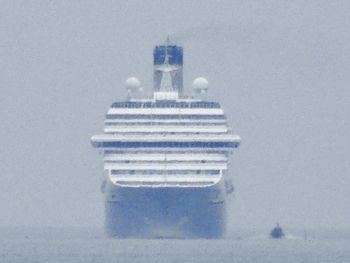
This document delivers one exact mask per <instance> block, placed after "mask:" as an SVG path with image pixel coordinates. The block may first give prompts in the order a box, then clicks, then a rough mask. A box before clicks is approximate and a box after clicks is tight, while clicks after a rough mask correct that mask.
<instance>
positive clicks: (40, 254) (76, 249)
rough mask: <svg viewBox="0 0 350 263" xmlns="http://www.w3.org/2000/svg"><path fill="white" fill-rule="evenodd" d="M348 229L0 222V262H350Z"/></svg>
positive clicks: (349, 234) (349, 232) (349, 233)
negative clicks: (186, 236)
mask: <svg viewBox="0 0 350 263" xmlns="http://www.w3.org/2000/svg"><path fill="white" fill-rule="evenodd" d="M349 241H350V229H330V228H320V229H310V230H307V236H306V239H305V233H304V229H293V230H290V231H286V238H285V239H283V240H273V239H270V238H269V236H268V231H267V232H266V231H263V230H262V229H254V230H253V229H244V228H241V229H234V230H232V231H231V232H230V233H228V235H227V236H226V237H225V238H224V239H219V240H206V239H190V240H181V239H111V238H107V237H106V236H105V235H104V231H103V229H102V228H97V227H0V247H1V248H0V262H4V263H7V262H14V263H19V262H50V263H51V262H78V263H79V262H84V263H86V262H242V263H243V262H244V263H248V262H272V263H274V262H276V263H277V262H286V263H289V262H293V263H297V262H310V263H313V262H315V263H316V262H335V263H342V262H349V259H350V242H349Z"/></svg>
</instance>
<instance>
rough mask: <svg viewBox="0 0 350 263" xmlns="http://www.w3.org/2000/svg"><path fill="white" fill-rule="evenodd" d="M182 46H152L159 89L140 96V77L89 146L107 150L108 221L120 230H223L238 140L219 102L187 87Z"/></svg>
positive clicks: (131, 233) (209, 233)
mask: <svg viewBox="0 0 350 263" xmlns="http://www.w3.org/2000/svg"><path fill="white" fill-rule="evenodd" d="M182 65H183V49H182V47H179V46H176V45H172V44H170V43H169V42H167V43H166V44H164V45H160V46H156V47H155V49H154V92H153V96H152V97H151V98H142V96H141V95H140V84H139V81H138V80H137V79H135V78H130V79H128V80H127V82H126V86H127V89H128V99H127V100H126V101H122V102H115V103H113V104H112V106H111V108H110V109H109V110H108V113H107V115H106V120H105V126H104V133H103V134H101V135H95V136H93V137H92V139H91V141H92V145H93V146H94V147H98V148H101V149H102V150H103V153H104V170H105V174H106V178H105V182H104V187H103V188H104V193H105V197H106V228H107V233H108V234H109V235H110V236H119V237H146V238H152V237H181V238H187V237H189V238H191V237H205V238H215V237H220V236H222V234H223V233H224V229H225V218H226V208H225V205H226V204H225V200H226V195H227V194H229V193H231V192H232V190H233V186H232V181H231V175H230V169H229V159H230V156H231V154H232V151H233V149H234V148H237V147H238V146H239V144H240V138H239V136H238V135H235V134H233V133H232V132H231V131H230V129H229V128H228V125H227V120H226V116H225V114H224V112H223V110H222V108H221V106H220V104H219V103H217V102H211V101H207V100H203V99H201V97H203V94H204V93H205V92H206V89H207V81H206V80H205V79H203V78H199V79H197V80H195V82H194V84H193V88H194V90H195V95H194V97H191V98H190V97H186V96H185V95H184V91H183V76H182Z"/></svg>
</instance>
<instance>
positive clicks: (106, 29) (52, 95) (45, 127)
mask: <svg viewBox="0 0 350 263" xmlns="http://www.w3.org/2000/svg"><path fill="white" fill-rule="evenodd" d="M0 6H1V8H0V91H1V93H0V120H1V129H0V138H1V147H0V160H1V163H0V215H1V216H0V225H35V226H42V225H45V226H47V225H50V226H67V225H73V226H78V225H83V226H102V224H103V196H102V194H101V193H100V181H99V180H100V179H99V178H100V176H101V175H102V173H103V165H102V156H101V155H99V154H98V152H97V151H96V149H92V147H91V146H90V137H91V135H93V134H97V133H101V132H102V129H103V120H104V114H105V113H106V112H107V110H108V108H109V106H110V105H111V103H112V102H114V101H117V100H124V99H125V97H126V92H125V90H124V85H123V84H124V81H125V79H126V78H127V77H129V76H137V77H138V78H139V79H140V81H141V83H142V86H143V87H144V88H145V89H146V90H148V91H150V90H151V87H152V49H153V46H154V45H156V44H159V43H162V42H163V41H164V39H165V38H166V36H167V35H168V34H170V35H172V36H173V37H174V38H175V39H177V40H178V41H179V42H178V43H179V44H182V45H183V46H184V56H185V57H184V77H185V80H184V84H185V89H186V90H187V91H190V85H191V83H192V81H193V79H194V78H195V77H198V76H204V77H206V78H208V80H209V82H210V87H209V89H210V90H209V96H210V97H211V98H212V99H213V100H216V101H219V102H221V103H222V106H223V108H224V110H225V112H226V114H227V116H228V118H229V120H230V124H231V127H232V128H233V130H234V131H235V132H236V133H237V134H239V135H240V136H241V137H242V144H241V147H240V149H239V150H238V151H237V152H236V154H235V155H234V163H233V167H232V171H231V172H232V173H233V176H234V184H235V194H234V198H233V202H232V203H231V205H230V214H231V215H232V217H231V223H232V224H233V225H234V226H239V227H270V226H272V225H273V224H274V223H275V222H277V221H279V222H281V224H283V225H284V226H287V227H292V226H299V227H300V226H302V227H311V226H314V227H319V226H320V227H322V226H323V227H327V226H333V225H336V226H339V227H350V225H349V222H350V210H349V203H350V161H349V154H348V148H349V146H350V138H349V130H350V116H349V111H350V89H349V83H350V74H349V72H350V15H349V13H350V2H349V1H320V0H317V1H316V0H315V1H231V0H227V1H209V0H208V1H201V3H199V1H184V0H183V1H170V0H169V1H159V0H158V1H119V2H118V1H70V0H60V1H44V0H42V1H11V0H9V1H0Z"/></svg>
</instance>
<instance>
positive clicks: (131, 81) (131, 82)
mask: <svg viewBox="0 0 350 263" xmlns="http://www.w3.org/2000/svg"><path fill="white" fill-rule="evenodd" d="M140 85H141V83H140V81H139V80H138V79H137V78H135V77H130V78H128V79H127V80H126V81H125V87H126V89H127V90H130V91H137V90H139V89H140Z"/></svg>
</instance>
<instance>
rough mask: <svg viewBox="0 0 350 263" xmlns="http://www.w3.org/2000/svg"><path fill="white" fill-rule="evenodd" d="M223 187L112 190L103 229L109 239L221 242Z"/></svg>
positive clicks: (224, 223)
mask: <svg viewBox="0 0 350 263" xmlns="http://www.w3.org/2000/svg"><path fill="white" fill-rule="evenodd" d="M225 197H226V193H225V190H224V188H223V186H222V184H217V185H215V186H211V187H204V188H197V187H193V188H132V187H115V186H111V187H110V188H109V189H108V191H107V193H106V208H105V212H106V215H105V226H106V232H107V234H108V235H109V236H111V237H121V238H221V237H222V236H223V234H224V232H225V227H226V204H225Z"/></svg>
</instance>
